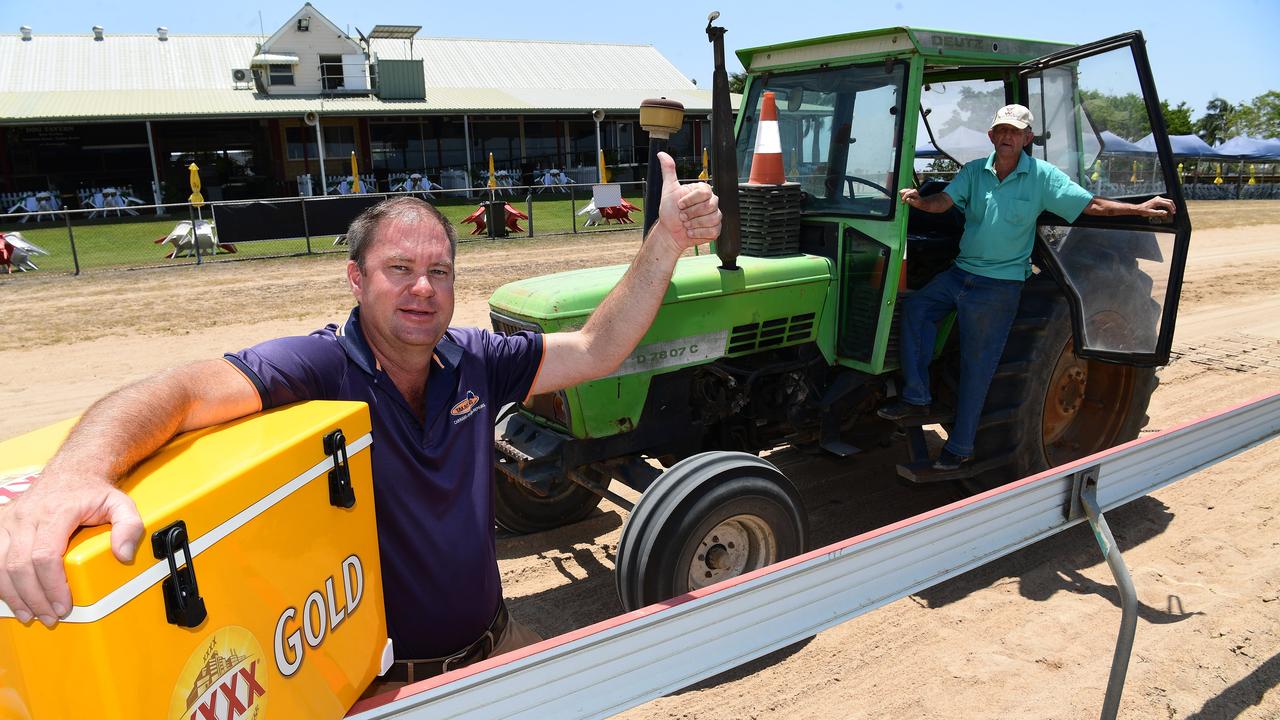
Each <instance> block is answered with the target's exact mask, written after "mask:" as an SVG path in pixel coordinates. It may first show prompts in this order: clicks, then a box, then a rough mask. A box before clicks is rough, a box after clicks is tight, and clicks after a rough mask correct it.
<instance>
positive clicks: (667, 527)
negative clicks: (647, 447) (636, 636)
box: [615, 451, 808, 610]
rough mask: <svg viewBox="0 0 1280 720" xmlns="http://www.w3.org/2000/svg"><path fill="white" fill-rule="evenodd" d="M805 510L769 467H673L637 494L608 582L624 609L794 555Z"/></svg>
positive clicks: (716, 462)
mask: <svg viewBox="0 0 1280 720" xmlns="http://www.w3.org/2000/svg"><path fill="white" fill-rule="evenodd" d="M807 532H808V530H807V526H806V519H805V513H804V506H803V504H802V502H801V500H800V494H799V493H798V492H797V491H796V489H795V486H793V485H792V484H791V481H790V480H788V479H787V477H786V476H785V475H783V474H782V473H781V472H780V471H779V470H778V469H777V468H776V467H774V466H773V465H772V464H770V463H769V462H768V461H765V460H762V459H760V458H758V457H756V456H754V455H748V454H747V453H741V452H724V451H717V452H705V453H701V454H698V455H694V456H693V457H690V458H687V459H685V460H682V461H680V462H679V463H676V464H675V465H673V466H672V467H671V469H669V470H667V471H666V472H664V473H663V474H662V475H661V476H660V477H659V478H658V479H657V480H656V481H654V483H653V485H651V486H650V487H649V489H647V490H646V491H645V492H644V494H643V495H641V496H640V500H639V502H637V503H636V506H635V508H634V509H633V510H632V512H631V516H630V517H629V518H628V519H627V524H626V526H625V527H624V528H623V530H622V539H621V540H620V541H619V543H618V556H617V557H618V561H617V571H616V573H615V579H616V580H617V584H618V597H619V599H621V601H622V605H623V607H625V608H626V609H627V610H635V609H637V608H641V607H644V606H646V605H651V604H653V603H656V602H661V601H663V600H667V599H669V598H672V597H675V596H677V595H683V594H684V593H687V592H690V591H692V590H698V589H700V588H703V587H706V586H708V585H712V584H714V583H717V582H720V581H721V580H727V579H729V578H732V577H736V576H738V575H741V574H743V573H747V572H750V571H752V570H757V569H759V568H762V567H765V566H766V565H771V564H773V563H775V562H778V561H779V560H785V559H786V558H789V557H794V556H795V555H798V554H800V553H801V552H803V551H804V549H805V546H806V543H807V542H808V538H807Z"/></svg>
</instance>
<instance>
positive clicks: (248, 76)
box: [231, 68, 253, 85]
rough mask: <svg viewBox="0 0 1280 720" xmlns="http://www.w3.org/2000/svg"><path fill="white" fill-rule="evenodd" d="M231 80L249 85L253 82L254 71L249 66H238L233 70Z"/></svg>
mask: <svg viewBox="0 0 1280 720" xmlns="http://www.w3.org/2000/svg"><path fill="white" fill-rule="evenodd" d="M231 82H233V83H235V84H237V85H248V84H251V83H252V82H253V71H252V70H250V69H249V68H236V69H235V70H232V71H231Z"/></svg>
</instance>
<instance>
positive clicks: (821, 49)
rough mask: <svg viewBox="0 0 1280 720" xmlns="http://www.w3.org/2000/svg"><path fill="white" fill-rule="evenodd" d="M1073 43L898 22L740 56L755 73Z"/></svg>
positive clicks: (993, 58)
mask: <svg viewBox="0 0 1280 720" xmlns="http://www.w3.org/2000/svg"><path fill="white" fill-rule="evenodd" d="M1068 47H1071V43H1057V42H1046V41H1043V40H1025V39H1022V38H1006V37H996V36H994V35H975V34H972V33H960V32H954V31H951V30H929V29H925V28H908V27H892V28H883V29H880V30H866V31H863V32H856V33H846V34H844V35H828V36H826V37H820V38H812V39H809V40H798V41H795V42H788V43H781V44H778V45H766V46H762V47H756V48H745V49H743V50H739V51H738V59H739V60H741V61H742V66H743V67H744V68H746V69H747V71H748V72H753V73H754V72H762V71H765V70H782V69H787V68H793V67H804V66H808V65H816V64H827V63H841V62H853V61H868V60H876V59H879V58H883V57H894V56H903V55H913V54H919V55H924V56H926V57H931V58H937V60H936V61H934V62H943V63H947V64H958V65H969V64H984V65H986V64H989V65H1013V64H1017V63H1020V62H1024V61H1027V60H1031V59H1034V58H1037V57H1040V56H1041V55H1047V54H1049V53H1051V52H1055V51H1057V50H1062V49H1064V48H1068Z"/></svg>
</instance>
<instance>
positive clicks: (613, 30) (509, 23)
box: [0, 0, 1280, 117]
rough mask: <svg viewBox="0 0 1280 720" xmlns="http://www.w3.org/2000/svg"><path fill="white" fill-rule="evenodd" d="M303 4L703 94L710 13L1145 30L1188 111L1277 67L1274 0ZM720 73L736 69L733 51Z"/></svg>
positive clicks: (1267, 77)
mask: <svg viewBox="0 0 1280 720" xmlns="http://www.w3.org/2000/svg"><path fill="white" fill-rule="evenodd" d="M301 5H302V3H301V0H299V1H298V2H282V1H281V0H274V1H273V2H266V1H265V0H216V1H214V2H174V1H173V0H167V1H166V2H160V1H159V0H126V1H122V0H111V1H110V2H103V1H100V0H62V1H58V0H55V1H53V2H22V1H21V0H0V32H12V33H15V34H16V33H17V32H18V27H19V26H21V25H29V26H31V27H32V28H33V30H34V31H35V33H36V34H37V35H38V34H39V33H80V32H83V33H85V34H88V33H89V32H90V28H91V27H92V26H94V25H102V26H103V27H104V28H105V29H106V32H107V33H108V34H110V33H113V32H116V33H152V32H154V31H155V28H156V27H157V26H159V25H164V26H166V27H168V28H169V31H170V32H171V33H173V34H196V33H204V34H257V33H258V32H259V30H260V28H261V29H264V30H265V32H266V34H267V35H270V34H271V33H272V32H273V31H274V30H275V29H277V28H278V27H280V25H281V24H283V23H284V22H285V20H287V19H288V18H289V17H290V16H291V15H292V14H293V13H294V11H296V10H297V9H298V8H299V7H301ZM312 5H314V6H315V7H316V8H317V9H318V10H320V12H322V13H324V15H325V16H326V17H328V18H329V19H330V20H332V21H333V22H334V24H336V25H338V27H341V28H344V29H348V28H349V29H350V30H351V31H352V32H353V31H354V28H360V29H361V30H363V31H365V32H366V33H367V32H368V31H369V30H370V29H371V28H372V27H373V26H374V25H376V24H379V23H381V24H384V25H421V26H422V31H421V33H419V35H420V36H422V37H480V38H492V39H504V40H570V41H580V42H605V43H628V44H647V45H653V46H654V47H656V48H657V49H658V51H659V52H661V53H662V54H663V55H664V56H666V58H667V59H668V60H670V61H671V62H672V63H673V64H674V65H675V66H676V67H677V68H679V69H680V70H681V72H683V73H684V74H685V75H686V76H687V77H689V78H691V79H694V80H696V81H697V83H698V84H699V85H700V86H703V87H710V85H711V70H712V58H711V46H710V44H709V43H708V42H707V36H706V34H705V32H703V29H704V28H705V27H706V17H707V13H708V12H710V11H711V10H720V11H721V17H720V20H719V21H718V23H717V24H719V25H722V26H724V27H726V28H727V29H728V34H727V35H726V37H725V42H726V46H727V49H728V50H729V52H730V54H731V55H732V53H733V51H734V50H737V49H739V48H747V47H756V46H760V45H769V44H774V43H780V42H789V41H792V40H801V39H805V38H811V37H817V36H821V35H830V34H839V33H846V32H856V31H859V30H870V29H875V28H881V27H890V26H896V25H908V26H913V27H925V28H939V29H946V30H957V31H963V32H978V33H985V34H992V35H1003V36H1012V37H1023V38H1032V39H1037V40H1054V41H1060V42H1072V43H1084V42H1089V41H1092V40H1097V39H1099V38H1102V37H1106V36H1108V35H1114V34H1117V33H1122V32H1127V31H1130V30H1135V29H1136V30H1141V31H1142V32H1143V34H1144V35H1145V36H1146V39H1147V54H1148V56H1149V57H1150V59H1151V64H1152V71H1153V73H1154V75H1155V80H1156V87H1157V88H1158V89H1159V93H1160V97H1161V99H1164V100H1168V101H1169V102H1170V103H1171V104H1174V105H1176V104H1177V103H1178V102H1180V101H1185V102H1187V104H1188V105H1190V106H1191V108H1192V111H1193V112H1192V115H1193V117H1198V116H1200V115H1201V114H1202V113H1203V111H1204V106H1205V103H1207V102H1208V101H1209V100H1210V99H1212V98H1214V97H1222V98H1225V99H1226V100H1228V101H1230V102H1231V103H1233V104H1236V103H1240V102H1247V101H1249V100H1251V99H1252V98H1254V97H1256V96H1258V95H1261V94H1262V93H1264V92H1267V91H1268V90H1274V89H1280V62H1277V61H1276V60H1275V57H1274V34H1275V32H1276V30H1277V29H1280V0H1199V1H1198V2H1191V1H1189V0H1165V1H1163V2H1147V1H1146V0H1070V1H1069V2H1062V1H1059V2H1037V1H1035V0H1021V1H1020V2H1002V3H987V2H974V1H973V0H947V1H942V0H844V1H843V2H832V1H828V0H785V1H783V2H776V1H775V2H765V1H763V0H740V1H738V2H728V1H727V0H706V1H705V2H702V3H691V2H688V1H687V0H650V1H649V2H647V3H627V4H625V5H624V4H622V3H617V4H613V5H612V6H611V4H610V3H602V2H587V1H586V0H567V1H565V2H556V1H553V0H538V1H536V2H532V1H526V2H509V1H507V0H484V1H483V2H478V3H466V2H438V1H437V2H414V1H413V0H398V1H395V2H392V1H388V0H360V1H359V2H355V3H342V2H337V1H335V0H315V1H314V2H313V3H312ZM615 8H617V9H615ZM643 8H649V9H650V10H649V11H648V12H645V11H644V10H643ZM260 17H261V21H260V20H259V18H260ZM729 69H730V70H731V71H733V70H741V65H739V64H738V62H737V58H736V57H731V59H730V68H729Z"/></svg>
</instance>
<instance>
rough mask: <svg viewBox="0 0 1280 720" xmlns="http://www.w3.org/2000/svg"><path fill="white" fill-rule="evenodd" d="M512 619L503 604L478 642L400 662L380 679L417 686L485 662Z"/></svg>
mask: <svg viewBox="0 0 1280 720" xmlns="http://www.w3.org/2000/svg"><path fill="white" fill-rule="evenodd" d="M510 618H511V615H510V614H508V613H507V604H506V603H505V602H504V603H501V604H500V605H498V614H497V615H495V616H494V618H493V622H491V623H489V628H488V629H487V630H485V631H484V634H483V635H481V636H480V637H479V639H477V640H476V641H475V642H473V643H471V644H470V645H468V646H466V647H464V648H462V649H461V650H459V651H457V652H455V653H452V654H449V655H446V656H444V657H439V658H431V659H429V660H397V661H395V662H394V663H392V664H391V669H390V670H388V671H387V672H386V674H385V675H382V676H381V677H379V678H378V680H380V681H383V682H408V683H414V682H418V681H419V680H426V679H427V678H429V677H435V676H436V675H439V674H441V673H446V672H449V671H450V670H456V669H458V668H460V667H466V666H467V665H470V664H471V663H474V662H477V661H479V660H483V659H484V658H486V657H488V655H489V654H490V653H492V652H493V649H494V647H496V646H497V645H498V638H500V637H502V632H503V631H504V630H506V629H507V622H508V620H510Z"/></svg>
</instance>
